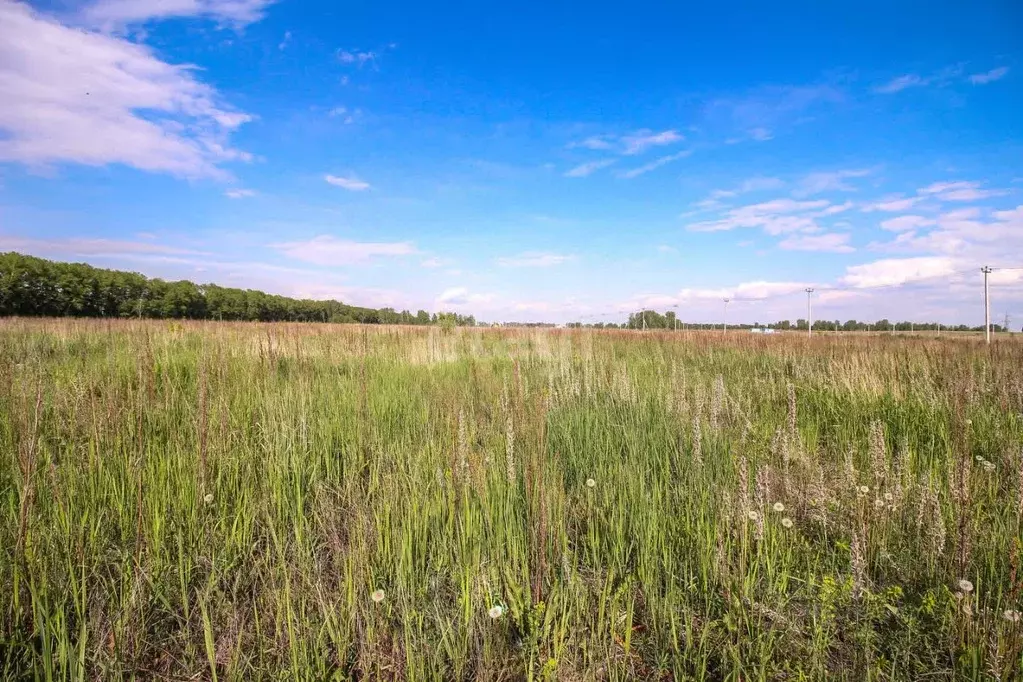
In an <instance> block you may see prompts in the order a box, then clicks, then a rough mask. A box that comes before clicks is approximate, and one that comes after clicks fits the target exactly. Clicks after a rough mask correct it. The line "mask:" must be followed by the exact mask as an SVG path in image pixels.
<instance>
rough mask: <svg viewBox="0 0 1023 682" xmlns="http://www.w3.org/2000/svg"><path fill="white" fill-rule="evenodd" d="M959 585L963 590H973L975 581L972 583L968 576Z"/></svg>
mask: <svg viewBox="0 0 1023 682" xmlns="http://www.w3.org/2000/svg"><path fill="white" fill-rule="evenodd" d="M958 585H959V589H960V590H962V591H963V592H973V583H971V582H970V581H969V580H967V579H966V578H963V579H962V580H960V581H959V583H958Z"/></svg>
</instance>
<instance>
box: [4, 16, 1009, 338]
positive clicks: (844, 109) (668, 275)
mask: <svg viewBox="0 0 1023 682" xmlns="http://www.w3.org/2000/svg"><path fill="white" fill-rule="evenodd" d="M674 5H677V6H668V4H665V3H645V2H633V3H629V4H621V3H614V4H610V3H602V2H597V3H589V4H586V5H580V4H579V3H577V2H576V3H566V2H528V1H527V2H522V3H503V4H501V3H467V2H454V3H441V4H439V5H438V4H437V3H418V2H417V3H411V2H403V3H395V2H387V1H377V2H362V1H351V2H320V1H318V0H305V1H303V2H298V1H297V0H279V1H277V2H274V1H272V0H92V1H91V2H76V1H73V0H56V1H51V2H33V3H23V2H12V1H11V0H0V102H2V104H0V251H8V250H16V251H20V252H22V253H30V254H33V255H38V256H42V257H45V258H52V259H57V260H65V261H76V262H77V261H84V262H88V263H90V264H93V265H96V266H100V267H110V268H117V269H126V270H132V271H137V272H141V273H143V274H146V275H148V276H154V277H163V278H165V279H190V280H192V281H195V282H214V283H217V284H221V285H225V286H238V287H243V288H254V289H261V290H264V291H268V292H273V293H278V294H284V295H288V296H296V297H302V298H335V299H338V300H342V301H344V302H346V303H352V304H356V305H366V306H373V307H384V306H386V307H393V308H395V309H398V310H401V309H409V310H412V311H413V312H414V311H415V310H417V309H420V308H423V309H427V310H430V311H439V310H454V311H458V312H461V313H471V314H474V315H475V316H476V317H477V318H478V319H481V320H487V321H516V320H518V321H541V320H542V321H551V322H566V321H583V322H620V321H622V320H623V319H625V318H626V317H627V315H628V313H629V312H630V311H635V310H637V309H639V308H642V307H650V308H654V309H657V310H660V311H665V310H676V311H678V315H679V316H680V317H681V318H682V319H683V320H691V321H701V322H705V321H720V320H722V319H723V318H724V317H725V316H727V319H728V320H729V321H730V322H733V323H736V322H757V321H759V322H769V321H775V320H780V319H791V320H795V319H796V318H800V317H804V316H805V314H806V303H807V294H806V293H805V292H804V290H805V289H806V288H813V289H814V292H813V294H812V296H813V306H814V318H815V319H841V320H843V321H844V320H846V319H849V318H856V319H879V318H882V317H888V318H892V319H910V320H917V321H921V322H923V321H932V320H933V321H940V322H944V323H953V322H954V323H967V324H971V325H978V324H982V323H983V315H984V308H983V275H982V274H981V272H980V268H981V267H982V266H985V265H988V266H991V267H993V268H995V270H994V272H993V273H992V274H991V276H990V277H991V297H992V303H991V310H992V318H993V321H996V322H1001V321H1002V320H1003V319H1004V316H1005V315H1009V316H1010V320H1011V324H1012V326H1013V327H1018V326H1023V5H1021V4H1020V3H1018V2H1014V1H1011V0H1006V1H1003V2H984V1H978V2H974V3H963V2H947V1H941V0H936V1H935V2H931V3H919V2H892V1H890V0H889V1H888V2H873V1H872V0H867V1H865V2H861V3H855V4H849V3H819V2H808V1H803V2H775V3H762V2H750V3H738V2H722V3H713V5H711V4H709V3H708V4H707V6H704V7H698V6H697V7H694V6H690V5H687V4H684V3H674ZM725 298H729V299H730V300H731V303H729V304H728V306H727V309H726V308H725V304H724V299H725Z"/></svg>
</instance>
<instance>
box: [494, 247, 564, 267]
mask: <svg viewBox="0 0 1023 682" xmlns="http://www.w3.org/2000/svg"><path fill="white" fill-rule="evenodd" d="M574 259H575V256H571V255H565V254H560V253H546V252H542V251H529V252H527V253H523V254H520V255H518V256H508V257H503V258H498V259H497V264H498V265H501V266H503V267H508V268H548V267H551V266H554V265H561V264H562V263H567V262H568V261H570V260H574Z"/></svg>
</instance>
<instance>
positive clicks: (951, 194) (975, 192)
mask: <svg viewBox="0 0 1023 682" xmlns="http://www.w3.org/2000/svg"><path fill="white" fill-rule="evenodd" d="M917 193H918V194H922V195H926V196H929V197H933V198H935V199H938V200H940V201H979V200H980V199H988V198H990V197H999V196H1004V195H1006V194H1008V192H1007V191H1006V190H1002V189H981V183H979V182H962V181H960V182H935V183H933V184H931V185H928V186H927V187H923V188H921V189H919V190H917Z"/></svg>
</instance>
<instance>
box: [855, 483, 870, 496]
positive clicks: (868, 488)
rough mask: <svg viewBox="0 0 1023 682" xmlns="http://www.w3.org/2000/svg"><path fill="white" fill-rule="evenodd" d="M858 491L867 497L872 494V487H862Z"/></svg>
mask: <svg viewBox="0 0 1023 682" xmlns="http://www.w3.org/2000/svg"><path fill="white" fill-rule="evenodd" d="M857 490H859V491H860V494H861V495H866V494H867V493H869V492H870V486H866V485H861V486H860V487H859V488H857Z"/></svg>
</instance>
